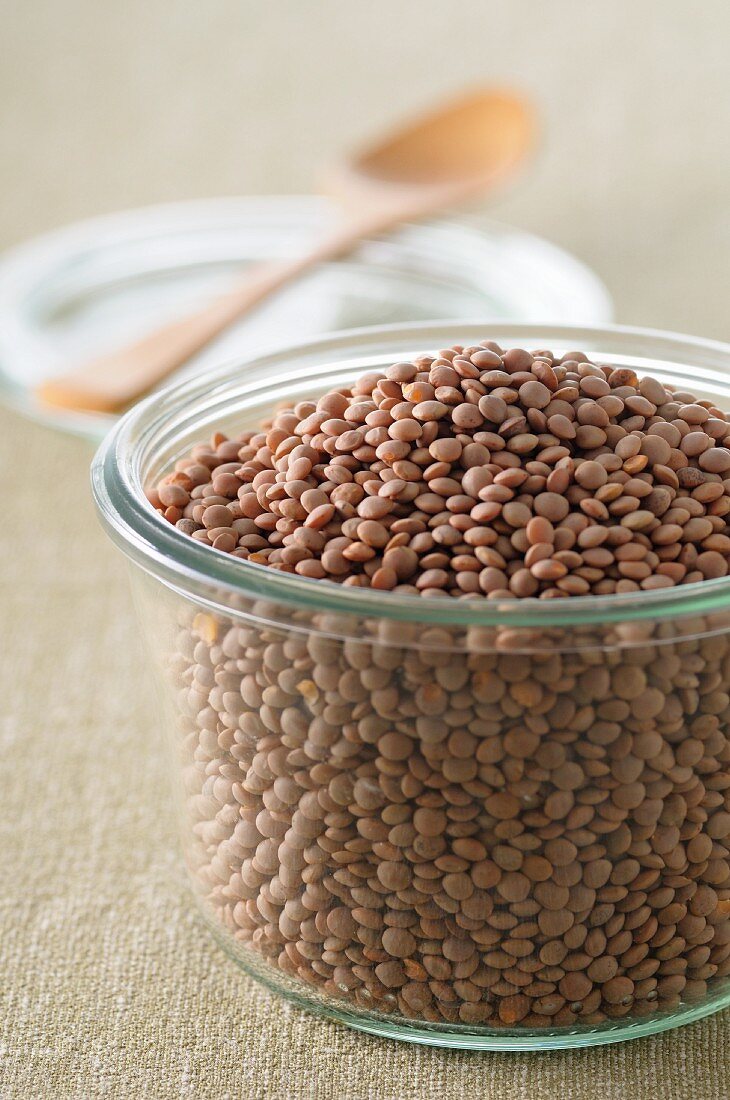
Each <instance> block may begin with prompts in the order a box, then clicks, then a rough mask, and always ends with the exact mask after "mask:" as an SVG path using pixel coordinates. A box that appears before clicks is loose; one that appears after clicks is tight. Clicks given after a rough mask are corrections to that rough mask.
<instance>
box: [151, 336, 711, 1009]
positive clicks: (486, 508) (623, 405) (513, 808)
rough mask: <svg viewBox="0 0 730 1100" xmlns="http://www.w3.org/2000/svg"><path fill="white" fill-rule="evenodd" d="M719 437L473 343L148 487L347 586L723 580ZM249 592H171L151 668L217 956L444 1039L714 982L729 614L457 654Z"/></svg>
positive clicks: (299, 414) (629, 1004) (401, 630)
mask: <svg viewBox="0 0 730 1100" xmlns="http://www.w3.org/2000/svg"><path fill="white" fill-rule="evenodd" d="M729 434H730V427H729V426H728V423H727V421H726V419H725V417H724V414H723V413H722V412H720V410H718V409H715V408H714V407H712V406H711V405H709V404H707V403H705V402H698V401H696V400H695V399H694V398H693V396H692V395H691V394H689V393H685V392H678V391H676V390H674V391H672V392H670V391H669V390H668V388H666V387H663V386H661V385H659V383H658V382H656V381H654V380H650V379H642V380H638V379H637V378H636V376H635V375H634V374H633V373H632V372H631V371H630V370H627V369H625V368H619V369H613V368H609V367H601V366H596V365H593V364H590V363H589V362H588V361H587V359H586V357H585V356H583V355H580V354H577V353H573V354H570V355H568V356H564V357H563V358H562V359H561V360H560V361H556V359H555V358H554V357H553V356H552V355H550V354H549V353H547V352H542V351H540V352H535V353H533V354H532V355H529V354H528V353H527V352H524V351H517V350H512V351H507V352H502V351H501V350H500V349H499V348H497V347H496V345H494V344H492V343H488V344H485V345H483V346H479V347H470V348H452V349H450V350H448V351H443V352H440V353H439V355H438V356H436V357H427V356H423V357H421V358H419V359H418V360H416V361H414V362H413V363H410V364H404V363H398V364H396V365H395V366H393V367H391V368H390V369H389V370H387V371H385V372H384V374H382V375H369V376H367V377H365V378H362V379H360V380H359V382H357V383H356V384H355V385H354V386H353V387H352V388H351V389H350V390H347V391H342V392H338V393H334V394H328V395H327V396H325V397H323V398H321V399H320V400H319V401H317V402H308V403H302V404H299V405H297V406H296V407H295V408H294V409H293V410H285V411H282V412H280V413H278V414H277V415H276V417H275V419H274V421H273V423H272V425H271V426H269V427H268V428H267V429H266V430H262V431H261V432H260V433H253V432H246V433H243V434H242V435H240V436H239V437H238V438H237V439H235V440H229V439H226V438H225V437H223V436H215V437H214V438H213V440H212V441H211V444H210V445H202V444H201V445H200V446H198V447H196V448H195V449H194V451H193V453H192V454H191V456H190V458H188V459H183V460H181V461H180V462H178V463H177V466H176V470H175V472H174V473H173V474H172V475H170V476H168V477H166V478H163V479H162V481H161V482H160V483H159V485H158V486H157V488H156V490H155V491H153V492H152V493H151V499H152V501H153V503H155V504H156V505H157V506H158V507H159V508H160V509H161V510H162V511H163V513H164V515H165V516H166V518H167V519H168V520H169V521H170V522H172V523H174V524H176V525H177V526H178V527H179V528H180V529H181V530H182V531H184V532H186V533H187V534H189V535H191V536H192V537H193V538H198V539H200V540H202V541H204V542H206V543H210V544H211V545H212V546H214V547H215V548H216V549H218V550H224V551H226V552H227V553H231V554H234V555H236V556H238V557H241V558H249V559H250V560H253V561H256V562H260V563H266V564H267V565H269V566H270V567H272V568H277V569H280V570H285V571H290V572H291V571H293V572H296V573H299V574H301V575H303V576H311V577H314V578H319V579H327V578H328V579H330V580H335V581H339V582H341V583H344V584H357V585H362V586H373V587H381V588H385V589H389V588H390V589H394V590H398V591H401V592H411V593H413V594H418V593H421V594H426V595H435V594H437V593H438V594H441V595H444V596H446V595H451V596H458V597H462V598H472V599H473V598H477V599H481V598H485V597H492V598H495V597H500V598H502V597H513V598H520V597H524V596H539V597H542V598H551V597H567V596H580V595H584V594H588V593H593V594H603V593H605V594H610V593H613V592H632V591H637V590H639V589H651V588H656V587H668V586H671V585H675V584H682V583H688V582H692V581H696V580H702V579H704V578H710V577H717V576H723V575H725V573H726V572H727V561H728V548H730V539H729V538H728V534H727V533H726V529H725V528H726V524H725V515H726V514H727V512H728V509H729V508H730V505H728V503H727V502H728V498H729V496H730V493H728V490H730V480H729V481H728V483H727V485H726V484H725V482H724V481H723V477H724V475H725V473H726V472H728V470H730V452H728V450H726V448H725V441H726V440H727V438H728V435H729ZM726 494H727V495H726ZM224 520H225V522H224ZM249 610H250V622H247V620H246V615H245V614H244V615H233V614H232V615H231V616H230V617H228V616H225V615H223V614H222V613H221V614H215V615H212V614H210V613H209V612H207V611H206V612H195V611H188V610H187V608H186V609H184V611H183V612H182V614H183V619H182V621H181V624H180V625H181V629H180V630H179V632H178V636H177V641H176V647H175V652H174V654H173V655H172V658H171V663H170V668H171V673H172V676H173V682H174V686H175V688H176V699H177V711H178V723H179V736H180V744H181V751H182V758H183V762H184V773H185V796H186V806H187V815H188V829H187V839H188V853H189V859H190V863H191V866H192V868H193V872H194V875H195V877H196V881H197V885H198V888H199V891H200V893H201V895H202V899H203V903H204V905H205V907H206V910H207V912H208V913H209V914H210V915H211V916H212V917H213V919H214V920H215V922H216V923H217V924H218V926H219V927H220V929H221V934H222V935H223V936H225V937H226V938H227V941H228V944H229V947H230V948H231V949H232V950H233V951H234V952H238V954H239V957H240V958H241V961H243V962H244V964H245V965H246V964H247V965H249V967H250V968H251V969H253V970H256V968H257V966H259V967H260V966H263V967H264V968H268V970H269V972H270V974H271V975H279V978H278V979H277V978H270V979H269V980H270V981H273V983H274V984H276V982H277V980H278V981H279V984H280V985H281V986H282V988H286V987H287V983H290V982H292V981H294V982H295V983H297V982H298V983H299V984H300V985H301V983H302V982H307V983H309V985H310V986H311V987H313V991H314V997H315V999H316V998H320V999H322V998H324V999H325V1000H334V999H335V998H338V999H340V1000H341V1001H342V1002H343V1003H344V1004H345V1005H349V1006H350V1007H351V1008H352V1009H353V1010H355V1011H358V1012H370V1013H376V1014H383V1013H387V1014H390V1015H391V1016H395V1017H402V1018H405V1019H409V1020H412V1021H417V1022H420V1023H425V1024H435V1025H444V1024H446V1025H449V1026H451V1025H457V1026H461V1027H468V1028H472V1029H474V1028H477V1029H478V1028H480V1027H486V1028H495V1027H499V1028H504V1027H511V1028H516V1029H524V1028H537V1029H540V1028H542V1029H544V1028H555V1027H558V1028H562V1027H569V1028H575V1027H581V1026H585V1027H595V1026H600V1025H602V1024H606V1023H607V1024H612V1023H618V1022H619V1021H620V1020H621V1019H622V1018H632V1019H633V1018H637V1017H643V1016H645V1015H647V1014H649V1013H653V1012H656V1011H664V1012H670V1011H673V1010H676V1009H677V1007H678V1006H680V1005H681V1004H683V1003H687V1004H693V1003H694V1004H696V1003H698V1002H701V1001H702V1000H704V999H706V998H708V997H711V996H713V995H715V993H719V992H721V991H722V988H723V979H725V978H726V976H727V975H728V974H730V920H729V919H728V918H729V917H730V694H729V693H728V690H727V689H728V684H729V683H730V640H729V639H728V634H727V632H726V631H725V632H722V631H720V630H719V629H718V627H717V624H713V623H712V622H711V620H709V619H707V620H705V619H702V618H696V619H694V620H693V621H692V622H691V623H690V622H688V623H686V624H685V625H686V629H685V628H681V629H677V628H676V625H677V624H674V626H672V628H671V629H669V628H667V629H666V630H665V629H664V628H663V627H649V628H648V629H646V630H643V631H642V630H641V629H638V624H637V630H636V631H635V632H634V633H633V634H632V635H631V637H630V639H629V640H628V641H627V639H626V636H625V635H622V633H621V628H620V626H619V627H616V628H612V627H606V629H605V631H604V632H603V634H602V636H601V637H600V638H599V639H598V640H596V638H595V637H593V638H592V640H591V636H588V637H587V640H586V639H583V640H582V641H581V640H580V639H577V638H573V637H572V636H568V635H567V634H566V635H565V636H564V637H563V638H562V644H561V639H560V638H557V639H553V642H552V644H551V643H550V640H549V639H544V640H543V644H539V641H538V642H535V644H534V645H533V646H532V647H531V648H530V649H529V650H526V651H523V652H519V651H512V648H511V647H513V646H514V644H515V642H514V638H513V637H512V635H514V633H515V632H514V630H507V629H506V628H505V632H504V633H505V637H504V639H502V641H503V642H504V644H501V642H500V636H499V631H497V636H496V638H495V642H494V645H492V646H491V648H480V647H478V646H476V647H469V646H468V645H466V647H465V646H464V644H463V643H464V635H461V634H460V633H459V631H457V630H451V629H450V628H443V627H438V628H437V627H428V626H424V625H423V624H421V625H419V626H417V627H416V626H414V625H413V624H407V623H398V622H394V621H391V620H385V619H381V620H378V619H373V620H364V621H362V622H361V623H360V624H359V628H358V634H357V637H348V638H341V637H337V636H336V635H337V632H338V623H337V621H336V617H333V616H328V615H327V614H326V613H324V612H322V613H321V614H320V613H314V614H313V613H312V612H301V623H299V624H298V625H297V624H295V629H290V628H287V627H284V626H282V627H277V626H275V625H265V624H266V623H267V622H268V623H271V622H272V615H271V609H270V608H267V607H266V606H261V607H258V606H252V607H251V608H250V609H249ZM298 614H299V613H297V612H295V613H294V618H295V619H296V618H297V615H298ZM274 618H275V616H274ZM508 635H509V637H508ZM533 640H534V639H533ZM579 642H580V644H578V643H579ZM625 642H626V644H624V643H625ZM252 958H256V959H258V960H260V962H259V963H258V964H257V965H256V966H253V965H252V963H251V959H252Z"/></svg>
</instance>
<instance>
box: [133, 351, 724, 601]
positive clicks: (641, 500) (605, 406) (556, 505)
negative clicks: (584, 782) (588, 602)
mask: <svg viewBox="0 0 730 1100" xmlns="http://www.w3.org/2000/svg"><path fill="white" fill-rule="evenodd" d="M728 442H730V425H729V424H728V421H727V417H726V415H725V414H724V413H723V412H722V411H721V410H720V409H717V408H715V407H714V406H713V405H712V404H711V403H710V402H707V401H698V400H696V399H695V397H694V396H693V395H692V394H691V393H687V392H684V391H682V392H680V391H678V390H676V389H675V390H672V389H671V387H668V386H665V385H662V384H661V383H660V382H658V381H657V380H656V379H653V378H650V377H644V378H641V379H639V378H638V377H637V375H636V374H635V373H634V371H633V370H631V369H628V368H625V367H619V368H613V367H610V366H600V365H595V364H593V363H590V362H589V361H588V359H587V357H586V356H585V355H583V354H581V353H578V352H571V353H569V354H568V355H564V356H563V357H562V358H561V359H560V360H556V359H555V358H554V357H553V355H552V354H551V353H550V352H547V351H537V352H534V353H532V354H531V353H529V352H527V351H524V350H522V349H511V350H509V351H502V350H501V349H500V348H499V347H498V346H497V345H495V344H494V343H492V342H486V343H485V345H484V346H482V345H478V346H472V347H467V348H462V347H454V348H450V349H445V350H443V351H440V352H439V353H438V355H436V356H430V355H424V356H420V357H419V358H417V359H415V360H414V361H413V362H410V363H395V364H394V365H393V366H391V367H390V368H388V369H387V370H386V371H385V372H384V373H382V374H366V375H364V376H363V377H362V378H360V379H358V381H357V382H356V383H355V384H354V385H353V386H352V387H351V388H347V389H342V390H338V391H335V392H331V393H328V394H326V395H325V396H323V397H320V398H319V399H318V400H316V401H305V402H300V403H299V404H297V405H296V406H295V407H294V408H293V409H284V410H281V411H279V412H278V413H277V414H276V416H275V417H274V419H273V422H272V423H271V424H270V426H268V427H267V428H266V429H262V430H261V431H258V432H254V431H246V432H243V433H241V434H240V435H239V436H238V437H237V438H235V439H228V438H226V437H225V436H223V435H221V434H217V435H215V436H214V437H213V439H212V441H211V443H210V444H204V443H202V444H200V445H199V446H196V447H194V448H193V450H192V452H191V454H190V456H189V458H186V459H182V460H180V461H179V462H177V463H176V468H175V471H174V472H173V473H171V474H168V475H167V476H165V477H164V478H163V479H162V480H161V481H160V483H159V484H158V485H157V486H156V488H155V489H154V490H153V491H152V492H151V494H150V498H151V500H152V503H153V504H154V505H155V506H156V507H157V508H159V509H160V511H162V512H163V514H164V515H165V517H166V518H167V519H168V520H169V521H170V522H171V523H174V524H175V526H176V527H177V528H178V529H179V530H180V531H183V532H184V533H185V534H188V535H190V536H192V538H194V539H198V540H200V541H201V542H204V543H206V544H209V545H211V546H213V547H214V548H215V549H216V550H222V551H224V552H226V553H229V554H233V555H235V556H236V557H240V558H244V559H247V560H249V561H251V562H256V563H259V564H264V565H268V566H270V567H272V568H275V569H279V570H283V571H286V572H292V573H297V574H299V575H300V576H303V577H312V578H317V579H327V580H331V581H337V582H340V583H342V584H346V585H357V586H360V587H373V588H379V589H392V590H395V591H397V592H413V593H420V594H422V595H426V596H434V595H441V596H444V595H450V596H457V597H476V598H481V597H484V596H487V597H491V598H500V599H501V598H505V597H518V598H521V597H529V596H537V597H540V598H548V597H566V596H583V595H588V594H595V595H603V594H610V593H613V592H633V591H637V590H639V589H647V590H648V589H654V588H666V587H671V586H673V585H678V584H686V583H692V582H694V581H699V580H703V579H705V578H712V577H721V576H725V575H726V573H727V570H728V561H729V560H730V537H729V536H728V532H727V529H726V528H727V522H726V517H727V515H728V512H730V450H728V447H727V446H726V444H727V443H728ZM725 478H728V479H729V480H727V481H725V480H724V479H725Z"/></svg>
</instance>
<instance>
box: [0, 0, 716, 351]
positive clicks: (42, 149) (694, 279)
mask: <svg viewBox="0 0 730 1100" xmlns="http://www.w3.org/2000/svg"><path fill="white" fill-rule="evenodd" d="M4 9H5V17H4V20H3V23H4V26H3V39H4V42H3V47H4V48H3V54H4V58H3V63H2V65H1V66H0V163H2V165H3V175H4V184H3V203H2V206H1V207H0V246H5V245H10V244H13V243H15V242H18V241H20V240H21V239H23V238H24V237H26V236H28V235H31V234H35V233H38V232H41V231H42V230H46V229H49V228H51V227H55V226H57V225H60V224H62V223H64V222H67V221H71V220H73V219H77V218H81V217H85V216H88V215H91V214H96V213H102V212H107V211H112V210H115V209H118V208H126V207H130V206H135V205H138V204H145V203H151V202H159V201H166V200H171V199H180V198H195V197H203V196H210V195H235V194H243V193H266V192H278V193H300V192H306V191H308V190H310V189H312V187H313V186H314V185H315V183H316V179H317V172H318V168H319V167H320V165H321V163H322V162H323V161H324V160H328V159H330V158H331V157H333V156H335V155H336V154H338V153H339V152H340V151H341V150H344V149H348V148H350V147H351V146H353V145H354V144H359V143H360V141H361V140H362V139H363V138H367V137H368V135H370V134H377V133H379V132H380V130H381V129H382V128H384V127H386V126H387V125H388V124H389V122H390V121H391V120H392V119H393V118H401V117H407V116H408V115H409V114H411V113H412V112H414V111H415V112H417V111H418V110H420V109H422V108H424V107H429V106H430V105H431V104H432V103H434V102H435V101H437V100H438V99H439V98H440V97H443V96H446V97H448V96H449V95H454V94H458V93H459V92H460V91H461V90H462V89H464V88H465V87H467V88H468V87H470V86H474V85H475V84H480V83H482V84H483V83H488V82H492V81H494V82H495V83H500V82H503V83H505V84H510V85H514V86H515V87H517V88H518V89H522V90H524V91H525V92H526V93H527V94H528V95H529V96H530V97H532V99H533V100H534V101H535V103H536V104H537V107H538V110H539V112H540V116H541V128H542V137H541V147H540V148H539V150H538V153H537V155H536V157H535V158H534V159H533V161H532V163H531V164H530V166H529V168H528V170H527V171H526V172H524V173H523V174H522V175H520V177H519V179H518V180H516V181H515V182H514V184H510V185H509V186H508V187H507V189H506V190H505V191H504V192H503V193H502V194H501V195H499V196H497V197H496V198H495V199H494V200H492V201H490V202H489V203H488V205H485V208H484V210H485V213H486V214H487V215H488V216H489V217H491V218H495V219H498V220H500V221H506V222H510V223H512V224H513V225H516V226H519V227H521V228H524V229H529V230H531V231H533V232H536V233H539V234H541V235H544V236H545V237H547V238H548V239H550V240H552V241H554V242H555V243H557V244H560V245H562V246H563V247H566V248H568V249H570V250H572V251H573V252H575V253H576V254H577V255H578V256H579V257H580V258H581V259H582V260H584V261H585V262H587V263H588V264H589V265H591V266H592V267H593V268H594V269H595V270H596V271H597V272H598V274H599V275H600V276H601V277H602V278H603V279H604V281H605V282H606V283H607V285H608V287H609V289H610V291H611V293H612V295H613V297H614V300H615V303H616V317H617V320H619V321H621V322H624V323H635V324H644V325H649V326H659V327H665V328H669V329H675V330H679V331H686V332H691V333H695V334H700V335H704V336H712V337H718V338H725V339H730V311H729V310H728V308H727V287H728V284H729V283H730V201H729V200H730V141H729V140H728V135H729V134H730V66H729V65H728V58H727V44H728V41H729V40H730V6H729V5H728V4H727V2H726V0H705V2H704V3H703V4H702V5H699V6H698V5H690V4H686V3H683V2H681V0H641V3H636V2H635V0H613V2H612V3H610V4H607V3H600V2H589V3H583V4H577V3H575V0H551V3H550V4H547V5H544V4H537V3H535V2H534V0H511V2H510V3H496V2H494V0H459V2H457V3H446V2H445V0H441V2H434V3H425V4H424V3H423V2H422V0H369V2H368V3H367V4H355V3H343V2H342V0H310V2H309V3H302V2H301V0H275V2H273V3H261V2H256V3H254V2H252V0H207V2H206V3H204V4H202V3H192V2H188V0H178V2H176V3H171V2H170V0H125V2H124V3H123V4H122V3H117V4H109V3H99V2H98V0H60V2H59V0H27V2H25V3H23V4H18V3H11V2H10V0H4Z"/></svg>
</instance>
